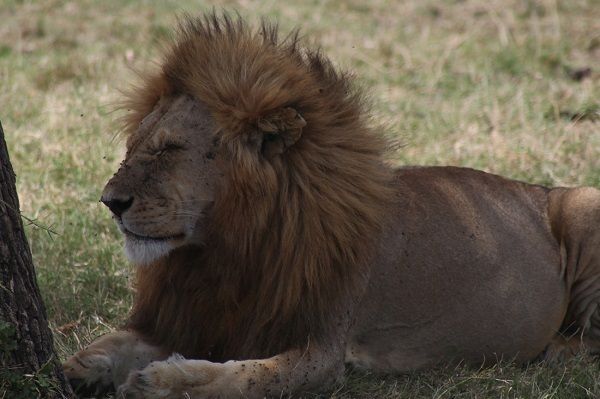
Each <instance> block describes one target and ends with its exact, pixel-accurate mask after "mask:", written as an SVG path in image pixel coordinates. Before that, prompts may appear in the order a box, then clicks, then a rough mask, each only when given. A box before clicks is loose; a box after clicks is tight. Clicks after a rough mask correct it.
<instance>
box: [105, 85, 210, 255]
mask: <svg viewBox="0 0 600 399" xmlns="http://www.w3.org/2000/svg"><path fill="white" fill-rule="evenodd" d="M215 133H216V132H215V124H214V121H213V119H212V117H211V116H210V112H209V110H208V109H207V108H206V106H205V105H204V104H202V103H201V102H199V101H198V100H196V99H194V98H192V97H191V96H189V95H185V94H181V95H177V96H163V97H162V98H161V99H160V100H159V101H158V102H157V103H156V104H155V106H154V109H153V110H152V112H150V113H149V114H148V115H147V116H146V117H145V118H144V119H143V120H142V121H141V122H140V124H139V127H138V128H137V130H136V132H135V134H133V135H131V136H130V137H129V140H128V143H127V154H126V158H125V160H124V161H123V162H122V163H121V167H120V168H119V170H118V171H117V173H115V175H114V176H113V177H112V179H110V181H109V182H108V184H107V185H106V187H105V188H104V192H103V194H102V202H104V203H105V204H106V205H107V206H108V207H109V208H110V210H111V211H112V213H113V218H114V220H115V221H116V223H117V225H118V226H119V229H120V230H121V232H122V233H123V236H124V238H125V252H126V254H127V256H128V257H129V259H130V260H131V261H132V262H133V263H135V264H138V265H146V264H149V263H151V262H153V261H155V260H157V259H159V258H160V257H162V256H165V255H167V254H168V253H169V252H170V251H171V250H173V249H174V248H177V247H180V246H183V245H202V243H203V240H204V239H205V234H206V228H207V225H206V218H207V214H208V213H209V211H210V207H211V205H212V203H213V202H214V195H215V194H214V192H215V186H216V185H217V183H218V180H219V178H220V172H219V168H218V167H217V165H216V163H217V161H216V159H215V158H216V152H215V151H216V146H217V144H216V134H215Z"/></svg>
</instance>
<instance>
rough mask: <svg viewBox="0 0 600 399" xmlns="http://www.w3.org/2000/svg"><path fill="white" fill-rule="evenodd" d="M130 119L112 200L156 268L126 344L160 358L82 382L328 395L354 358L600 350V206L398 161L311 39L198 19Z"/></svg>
mask: <svg viewBox="0 0 600 399" xmlns="http://www.w3.org/2000/svg"><path fill="white" fill-rule="evenodd" d="M124 106H125V107H126V108H127V109H129V110H131V112H130V114H129V115H128V116H127V117H126V120H125V130H126V132H127V133H128V140H127V148H128V151H127V156H126V159H125V161H124V162H123V164H122V166H121V168H120V169H119V171H118V172H117V173H116V174H115V176H114V177H113V178H112V179H111V180H110V182H109V183H108V184H107V186H106V187H105V190H104V193H103V199H102V200H103V202H105V203H106V204H107V205H108V206H109V207H110V208H111V210H112V211H113V213H114V214H115V216H114V217H115V219H116V220H117V223H118V224H119V226H120V227H121V229H122V230H123V232H124V234H125V236H126V242H128V243H129V245H130V246H131V247H132V248H134V249H133V250H131V251H130V252H131V253H132V259H133V261H134V263H138V268H137V277H136V297H135V303H134V307H133V310H132V314H131V317H130V320H129V322H128V325H127V329H128V331H127V332H126V333H123V334H126V336H127V337H128V340H126V342H133V341H135V340H142V341H143V342H144V344H145V345H149V347H150V348H152V349H148V351H147V353H148V354H147V355H146V356H144V357H143V359H144V360H143V361H142V362H140V363H135V362H134V363H128V362H126V361H124V360H123V359H121V358H120V357H119V356H117V355H116V353H119V352H120V351H121V350H122V348H124V347H125V346H126V345H127V343H121V344H120V345H121V346H120V347H119V348H121V349H119V348H117V346H118V345H116V346H115V345H112V344H110V345H109V344H105V343H103V342H111V339H110V337H109V338H106V339H105V340H104V341H99V343H97V344H94V345H93V346H92V349H89V350H84V351H82V352H80V353H78V354H76V355H75V356H74V357H73V358H71V359H70V360H68V361H67V362H66V364H65V371H66V372H67V375H68V376H69V378H71V379H82V380H83V382H84V385H88V386H91V387H94V386H98V385H101V386H107V385H110V384H113V385H114V387H115V388H117V385H120V386H119V387H118V388H119V392H120V393H122V394H123V395H129V396H127V397H133V398H137V397H147V398H176V397H177V398H178V397H183V396H185V395H189V396H190V397H193V398H204V397H223V398H226V397H233V396H243V397H250V398H261V397H264V396H265V395H267V396H276V397H278V396H280V395H281V394H282V393H302V392H306V391H314V390H320V389H323V388H324V387H327V386H329V385H331V384H332V383H333V382H335V380H336V379H337V378H338V377H339V376H340V375H341V372H342V371H343V363H344V360H346V361H347V362H352V363H355V364H356V365H359V366H364V367H370V368H373V369H376V370H380V371H406V370H413V369H417V368H422V367H428V366H431V365H435V364H437V363H439V362H454V361H461V360H466V361H468V362H472V363H481V362H484V361H488V360H489V359H498V358H510V359H516V360H518V361H529V360H531V359H533V358H535V357H537V356H539V355H540V354H542V353H543V352H544V350H545V349H546V348H547V351H546V354H547V355H548V356H553V355H552V353H555V354H557V353H560V354H561V355H560V356H562V354H564V353H572V352H575V351H576V350H577V349H578V348H580V347H581V346H582V344H581V343H580V342H575V341H573V340H570V339H559V337H560V334H574V333H577V334H583V335H585V342H586V343H587V345H590V346H592V349H596V348H595V346H594V345H595V342H598V341H597V337H598V331H600V325H598V323H597V320H600V317H599V316H598V314H599V312H598V310H597V309H598V304H600V286H599V284H600V283H598V281H600V279H599V278H598V276H599V275H600V254H599V251H600V250H599V249H598V247H599V244H600V233H599V232H598V228H597V223H598V222H600V193H598V191H597V190H594V189H591V188H579V189H549V188H545V187H541V186H533V185H528V184H525V183H520V182H514V181H510V180H507V179H503V178H501V177H498V176H494V175H490V174H486V173H483V172H478V171H472V170H468V169H461V168H451V167H448V168H407V169H399V170H396V171H394V170H392V169H391V168H390V167H389V166H386V165H385V164H384V163H383V161H382V153H383V151H384V145H383V142H382V140H381V139H380V138H379V137H380V135H379V134H378V132H376V131H374V129H373V128H372V127H370V125H369V123H368V122H369V121H368V120H367V116H366V115H367V113H366V110H365V108H364V104H363V100H362V96H361V94H360V92H358V91H357V90H356V89H355V88H354V87H353V86H352V85H351V84H350V81H349V79H348V76H347V75H346V74H344V73H340V72H338V71H336V69H335V68H333V67H332V65H331V63H330V62H329V61H328V60H327V59H326V58H325V57H323V56H322V55H321V54H320V53H319V52H318V51H312V50H310V49H307V48H305V47H304V46H303V45H302V44H301V42H300V41H299V40H298V37H297V35H296V34H292V35H291V36H289V37H287V38H286V39H284V40H279V39H278V37H277V29H276V28H275V27H273V26H271V25H269V24H266V23H264V24H263V25H262V26H261V28H260V29H258V30H257V31H254V30H252V29H250V28H248V27H247V26H246V25H245V24H244V23H243V22H242V21H241V20H240V19H231V18H229V17H228V16H223V17H220V18H219V17H217V16H215V15H208V16H206V17H204V18H200V19H186V20H185V21H184V22H183V24H182V27H181V29H180V32H179V34H178V36H177V39H176V40H175V42H174V43H173V44H172V45H171V46H170V47H169V48H168V49H167V51H166V54H165V56H164V59H163V62H162V63H161V67H160V69H159V70H157V71H155V72H152V73H149V74H147V75H144V76H143V80H142V83H141V85H140V86H139V87H138V88H137V89H135V90H133V91H132V92H131V93H130V94H129V96H128V99H127V100H126V101H125V105H124ZM136 237H137V238H136ZM127 240H128V241H127ZM136 251H137V252H136ZM147 263H149V264H147ZM583 341H584V340H582V341H581V342H583ZM119 342H122V341H119ZM123 342H125V341H123ZM590 343H591V344H590ZM150 345H151V346H150ZM99 350H103V351H104V352H103V353H105V354H106V355H105V356H104V355H103V356H104V357H103V358H102V359H103V360H102V361H100V360H98V361H97V362H96V363H98V364H100V366H99V367H96V368H90V370H96V369H98V370H100V369H102V367H105V366H106V364H109V365H111V367H112V365H121V366H120V367H117V369H118V370H121V371H119V373H116V374H114V375H112V377H108V375H109V374H107V373H106V372H102V373H101V372H99V371H90V370H88V369H85V368H84V369H82V368H81V367H79V368H77V367H76V364H78V363H80V362H82V361H83V362H85V361H90V362H92V363H94V362H95V361H94V360H93V359H96V358H97V357H95V356H96V355H97V353H98V351H99ZM113 352H114V353H115V355H114V356H113V355H111V353H113ZM174 353H177V355H173V356H172V357H170V358H169V359H168V360H164V357H165V354H174ZM181 355H183V357H181ZM132 356H133V355H132ZM554 356H555V357H559V355H554ZM217 362H225V363H217ZM142 363H143V364H142ZM94 364H95V363H94ZM122 364H125V365H130V366H122ZM128 367H129V368H128ZM71 369H72V370H71ZM125 369H126V370H125ZM123 381H125V382H123Z"/></svg>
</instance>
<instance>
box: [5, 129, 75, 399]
mask: <svg viewBox="0 0 600 399" xmlns="http://www.w3.org/2000/svg"><path fill="white" fill-rule="evenodd" d="M28 395H31V396H28ZM34 395H35V396H41V397H44V398H45V397H48V398H69V397H72V392H71V389H70V387H69V385H68V383H66V381H65V378H64V375H63V373H62V369H61V367H60V364H59V362H58V359H57V358H56V356H55V355H54V346H53V341H52V333H51V332H50V328H49V327H48V320H47V318H46V310H45V308H44V304H43V302H42V298H41V296H40V292H39V289H38V286H37V282H36V277H35V271H34V268H33V261H32V259H31V251H30V250H29V245H28V243H27V239H26V238H25V232H24V231H23V223H22V221H21V216H20V211H19V200H18V197H17V192H16V188H15V174H14V172H13V169H12V166H11V164H10V159H9V158H8V150H7V148H6V142H5V141H4V132H3V130H2V125H1V124H0V397H35V396H34Z"/></svg>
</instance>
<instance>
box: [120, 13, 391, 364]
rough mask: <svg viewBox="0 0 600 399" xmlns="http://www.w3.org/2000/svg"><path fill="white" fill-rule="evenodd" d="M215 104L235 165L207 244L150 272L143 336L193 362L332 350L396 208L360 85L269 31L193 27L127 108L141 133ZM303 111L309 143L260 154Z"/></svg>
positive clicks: (222, 22) (142, 296)
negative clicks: (327, 343) (287, 116)
mask: <svg viewBox="0 0 600 399" xmlns="http://www.w3.org/2000/svg"><path fill="white" fill-rule="evenodd" d="M172 93H188V94H191V95H193V96H194V97H196V98H197V99H199V100H200V101H202V102H204V103H205V104H207V106H208V107H209V109H210V110H211V112H212V115H213V116H214V118H215V120H216V122H217V125H218V127H219V132H218V135H219V139H220V142H221V146H220V153H221V154H223V157H224V159H225V160H226V161H225V163H226V165H225V167H224V173H225V177H224V178H223V182H222V186H221V187H220V190H219V193H218V195H217V198H216V200H215V207H214V209H213V213H212V220H211V227H210V233H209V239H208V240H207V245H206V248H203V249H198V248H183V249H180V250H177V251H174V252H173V253H171V254H170V255H169V256H168V257H167V258H166V259H163V260H161V261H159V262H157V263H156V264H154V265H150V266H148V267H144V268H140V269H139V271H138V276H137V295H136V301H135V305H134V309H133V312H132V316H131V320H130V327H131V328H134V329H137V330H138V331H140V332H142V333H143V334H145V335H146V336H148V337H149V339H151V340H152V341H154V342H156V343H160V344H162V345H165V346H167V347H168V348H170V349H171V350H174V351H177V352H180V353H182V354H184V355H186V356H196V357H202V358H207V359H212V360H222V359H231V358H235V359H241V358H247V357H255V356H256V357H262V356H269V355H272V354H274V353H277V352H279V351H282V350H285V349H289V348H291V347H295V346H300V345H304V344H305V343H306V342H307V339H309V337H310V339H314V340H318V339H319V338H320V337H321V336H322V335H323V334H326V333H327V327H328V325H330V324H331V323H332V321H331V320H332V317H334V316H335V314H336V313H337V312H340V311H341V310H340V309H341V307H340V306H339V305H340V301H342V300H345V298H346V296H347V295H349V294H351V292H352V289H353V288H354V286H355V283H356V282H357V281H358V279H360V278H361V277H363V276H364V275H365V274H366V273H367V272H368V262H369V257H370V255H371V253H372V249H373V248H374V246H375V245H376V240H377V239H378V232H379V230H380V228H381V224H382V219H383V215H384V208H385V207H386V205H387V203H388V201H389V200H390V198H391V191H390V189H388V187H389V186H390V185H389V179H390V174H389V170H388V168H387V167H386V166H385V165H383V163H382V160H381V158H382V152H383V150H384V144H383V142H382V140H381V138H380V137H378V136H377V135H375V134H374V133H373V132H372V130H371V128H370V127H369V121H368V120H367V119H368V118H367V115H366V112H365V110H364V105H363V99H362V96H361V94H360V93H359V92H358V91H357V90H356V89H355V88H353V87H352V86H351V84H350V82H349V79H348V76H347V75H346V74H345V73H341V72H339V71H337V70H336V69H335V68H334V67H333V66H332V65H331V63H330V61H329V60H327V59H326V58H325V57H324V56H323V55H322V54H320V53H319V51H313V50H310V49H307V48H306V47H304V46H303V44H302V43H301V41H300V40H298V36H297V35H296V34H293V35H291V36H288V37H287V38H286V39H284V40H280V39H278V35H277V28H276V27H274V26H272V25H270V24H268V23H263V24H262V25H261V27H260V29H258V30H256V31H255V30H252V29H250V28H249V27H247V26H246V25H245V23H244V22H243V21H242V20H241V19H240V18H235V19H233V18H230V17H228V16H226V15H225V16H222V17H218V16H216V15H214V14H213V15H209V16H206V17H203V18H197V19H192V18H186V19H185V20H184V22H183V23H182V24H181V28H180V32H179V34H178V37H177V39H176V41H175V42H174V43H173V44H172V45H171V46H170V48H169V49H168V50H167V51H166V54H165V56H164V60H163V62H162V66H161V68H160V70H159V71H158V72H156V73H151V74H148V75H147V76H145V77H144V78H143V83H142V85H141V86H140V87H139V88H137V89H135V90H134V91H132V92H131V94H130V95H129V97H128V100H127V102H126V105H125V106H126V107H127V108H128V109H130V110H132V112H131V113H130V115H129V116H128V119H127V121H126V130H128V131H129V132H134V131H135V129H136V127H137V126H138V124H139V122H140V121H141V120H142V119H143V117H144V116H145V115H147V114H148V113H149V112H151V110H152V107H153V106H154V104H155V103H156V101H157V100H158V99H159V98H160V96H161V95H164V94H172ZM283 107H293V108H294V109H296V110H297V111H298V112H299V114H300V115H302V117H303V118H304V120H305V121H306V126H305V127H304V129H303V130H302V136H301V137H300V139H299V140H298V141H297V142H296V143H295V144H294V145H293V146H291V147H290V148H288V149H287V151H286V152H285V153H283V154H281V155H280V156H277V157H275V158H273V159H266V158H265V157H264V156H263V155H262V154H261V153H260V152H256V151H251V150H250V147H249V146H248V143H249V142H251V141H252V140H254V139H255V137H256V135H257V134H259V130H258V128H257V125H258V123H259V121H260V119H261V118H262V117H264V116H265V115H267V114H269V113H271V112H273V111H275V110H278V109H281V108H283Z"/></svg>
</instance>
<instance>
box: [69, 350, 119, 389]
mask: <svg viewBox="0 0 600 399" xmlns="http://www.w3.org/2000/svg"><path fill="white" fill-rule="evenodd" d="M62 366H63V370H64V373H65V377H67V379H68V380H69V383H70V384H71V387H73V391H74V392H75V393H76V394H77V395H78V396H79V397H96V396H98V395H101V394H103V393H107V392H111V391H114V389H115V387H114V386H113V381H112V367H113V363H112V360H111V359H110V357H109V356H108V355H106V354H104V353H98V352H86V351H81V352H79V353H77V354H75V355H73V356H71V357H70V358H69V359H67V361H66V362H64V363H63V365H62Z"/></svg>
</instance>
